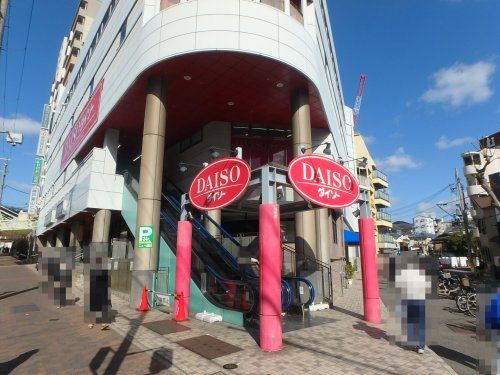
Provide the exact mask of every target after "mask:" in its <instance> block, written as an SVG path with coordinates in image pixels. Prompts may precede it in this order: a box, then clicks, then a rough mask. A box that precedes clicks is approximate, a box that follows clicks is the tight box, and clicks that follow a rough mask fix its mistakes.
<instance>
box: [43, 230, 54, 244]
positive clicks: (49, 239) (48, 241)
mask: <svg viewBox="0 0 500 375" xmlns="http://www.w3.org/2000/svg"><path fill="white" fill-rule="evenodd" d="M45 238H46V245H47V247H55V246H56V232H55V231H54V230H52V229H51V230H48V231H47V232H45Z"/></svg>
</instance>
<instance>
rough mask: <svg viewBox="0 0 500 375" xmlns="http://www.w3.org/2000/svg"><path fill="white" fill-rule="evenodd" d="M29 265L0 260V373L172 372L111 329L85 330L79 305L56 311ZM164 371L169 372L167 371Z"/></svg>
mask: <svg viewBox="0 0 500 375" xmlns="http://www.w3.org/2000/svg"><path fill="white" fill-rule="evenodd" d="M38 281H39V278H38V276H37V274H36V271H35V269H34V265H17V264H16V263H15V262H14V261H13V259H12V258H10V257H5V256H0V324H1V325H0V374H2V375H4V374H5V375H6V374H37V375H39V374H40V375H42V374H51V375H52V374H118V373H119V374H156V373H160V372H161V373H165V374H170V373H175V370H174V369H173V367H172V366H171V365H170V364H169V363H168V362H166V361H164V360H163V359H162V362H163V363H162V362H159V361H158V360H155V359H153V358H152V356H153V355H154V350H150V351H145V350H144V349H142V348H139V347H138V346H136V345H134V344H132V343H131V342H130V341H129V340H126V339H124V338H123V336H122V335H119V334H118V333H116V332H114V331H113V330H107V331H101V330H100V327H99V326H96V327H94V328H93V329H89V328H88V327H87V325H86V324H85V323H84V322H83V310H82V308H81V307H79V306H69V307H63V308H60V309H57V308H56V306H54V304H53V303H52V302H51V301H49V299H48V298H47V295H45V294H41V293H40V292H39V290H38ZM167 369H169V370H167Z"/></svg>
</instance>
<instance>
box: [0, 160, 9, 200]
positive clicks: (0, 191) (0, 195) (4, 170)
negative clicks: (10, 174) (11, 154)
mask: <svg viewBox="0 0 500 375" xmlns="http://www.w3.org/2000/svg"><path fill="white" fill-rule="evenodd" d="M0 160H2V161H3V171H2V183H1V184H0V205H1V204H2V198H3V188H4V187H5V178H6V177H7V165H8V164H9V160H10V159H9V158H0Z"/></svg>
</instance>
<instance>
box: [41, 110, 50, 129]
mask: <svg viewBox="0 0 500 375" xmlns="http://www.w3.org/2000/svg"><path fill="white" fill-rule="evenodd" d="M51 110H52V108H51V107H50V105H48V104H45V105H44V106H43V115H42V125H41V128H42V129H45V130H48V129H49V126H50V111H51Z"/></svg>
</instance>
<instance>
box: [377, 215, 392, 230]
mask: <svg viewBox="0 0 500 375" xmlns="http://www.w3.org/2000/svg"><path fill="white" fill-rule="evenodd" d="M376 219H377V220H376V224H377V227H386V228H392V219H391V214H389V213H387V212H383V211H378V212H377V215H376Z"/></svg>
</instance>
